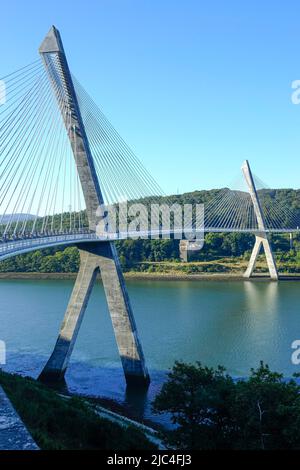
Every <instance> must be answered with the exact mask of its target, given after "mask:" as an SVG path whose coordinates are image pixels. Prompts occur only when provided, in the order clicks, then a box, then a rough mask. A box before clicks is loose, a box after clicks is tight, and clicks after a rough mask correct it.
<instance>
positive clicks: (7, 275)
mask: <svg viewBox="0 0 300 470" xmlns="http://www.w3.org/2000/svg"><path fill="white" fill-rule="evenodd" d="M76 276H77V273H72V272H71V273H40V272H4V273H3V272H0V279H11V280H18V279H22V280H74V279H76ZM124 278H125V279H126V280H129V281H131V280H135V281H201V280H204V281H269V280H270V278H269V276H268V274H267V273H258V274H255V275H254V276H253V277H251V278H250V279H246V278H244V277H243V273H239V274H237V273H235V274H233V273H223V274H220V273H202V274H180V273H140V272H129V273H124ZM98 279H99V280H100V281H101V276H100V275H99V276H98ZM279 280H291V281H300V273H299V274H293V273H280V275H279Z"/></svg>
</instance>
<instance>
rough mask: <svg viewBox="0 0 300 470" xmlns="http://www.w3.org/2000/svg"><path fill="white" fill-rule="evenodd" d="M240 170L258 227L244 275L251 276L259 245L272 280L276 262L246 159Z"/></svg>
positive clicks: (275, 273)
mask: <svg viewBox="0 0 300 470" xmlns="http://www.w3.org/2000/svg"><path fill="white" fill-rule="evenodd" d="M242 172H243V174H244V176H245V180H246V183H247V185H248V188H249V192H250V196H251V199H252V203H253V207H254V212H255V216H256V220H257V225H258V229H259V233H258V234H257V235H255V245H254V248H253V251H252V253H251V257H250V261H249V264H248V267H247V269H246V271H245V274H244V277H246V278H250V277H251V276H252V273H253V271H254V269H255V264H256V260H257V257H258V255H259V252H260V249H261V246H263V249H264V251H265V255H266V259H267V264H268V268H269V273H270V277H271V279H273V280H276V281H277V280H278V272H277V267H276V262H275V259H274V256H273V252H272V248H271V245H270V242H269V239H268V236H267V232H266V225H265V220H264V216H263V212H262V209H261V205H260V202H259V199H258V196H257V191H256V187H255V183H254V180H253V176H252V173H251V169H250V165H249V162H248V160H245V161H244V163H243V165H242Z"/></svg>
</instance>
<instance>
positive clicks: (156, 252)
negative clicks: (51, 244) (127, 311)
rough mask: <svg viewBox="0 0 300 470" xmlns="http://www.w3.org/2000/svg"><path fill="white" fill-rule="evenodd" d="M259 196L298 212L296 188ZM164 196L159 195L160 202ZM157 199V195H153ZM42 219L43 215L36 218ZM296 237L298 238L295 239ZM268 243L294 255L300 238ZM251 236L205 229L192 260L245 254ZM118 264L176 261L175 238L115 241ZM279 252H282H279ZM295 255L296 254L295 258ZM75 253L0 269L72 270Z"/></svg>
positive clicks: (183, 199)
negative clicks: (199, 249)
mask: <svg viewBox="0 0 300 470" xmlns="http://www.w3.org/2000/svg"><path fill="white" fill-rule="evenodd" d="M221 191H222V190H220V189H212V190H203V191H194V192H190V193H184V194H180V195H172V196H169V197H168V198H167V200H168V202H171V203H179V204H196V203H199V204H200V203H204V204H205V203H206V202H208V201H209V200H211V198H213V197H216V196H217V195H218V194H219V193H220V192H221ZM260 197H261V198H263V197H264V198H274V199H276V200H277V201H279V202H280V203H282V206H283V207H286V205H288V207H289V208H291V209H293V210H295V211H299V212H300V190H293V189H270V190H263V191H261V193H260ZM164 201H165V198H160V202H161V203H163V202H164ZM144 202H145V203H146V204H150V203H151V198H149V199H147V200H144ZM156 202H157V199H156ZM69 219H70V217H69V215H67V214H66V215H64V217H63V228H65V229H67V227H68V223H69ZM81 220H82V221H86V214H84V213H82V214H81ZM61 221H62V216H61V214H57V215H55V217H54V222H55V223H54V228H57V229H58V228H59V226H60V224H61ZM39 223H41V224H42V223H43V218H41V219H40V220H39ZM298 239H299V241H298ZM271 241H272V245H273V248H274V251H275V252H278V253H283V252H284V253H286V256H290V257H291V256H294V257H295V259H296V257H297V254H298V248H299V249H300V238H299V236H296V235H295V236H294V244H293V247H294V254H291V253H290V241H289V234H286V235H272V237H271ZM253 242H254V236H253V235H251V234H246V233H228V234H222V233H209V234H207V235H206V236H205V244H204V247H203V249H202V250H201V251H199V252H196V254H195V257H194V260H196V261H197V260H199V261H203V260H212V259H215V258H219V257H240V256H246V257H247V256H248V255H249V253H250V250H251V249H252V247H253ZM116 244H117V249H118V252H119V256H120V260H121V263H122V266H123V268H124V269H125V270H135V269H139V268H138V266H139V265H140V264H141V263H143V262H164V261H175V262H179V241H178V240H124V241H122V242H116ZM281 256H282V255H281ZM297 259H298V258H297ZM78 264H79V257H78V252H77V249H76V248H75V247H68V248H66V249H59V248H56V249H46V250H43V251H40V250H38V251H36V252H32V253H28V254H26V255H22V256H16V257H14V258H11V259H8V260H5V261H2V262H1V263H0V271H17V272H35V271H38V272H76V271H77V269H78Z"/></svg>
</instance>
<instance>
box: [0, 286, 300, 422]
mask: <svg viewBox="0 0 300 470" xmlns="http://www.w3.org/2000/svg"><path fill="white" fill-rule="evenodd" d="M72 285H73V281H67V280H39V281H36V280H3V279H2V280H1V281H0V299H1V302H0V320H1V330H0V339H1V340H4V341H5V342H6V348H7V363H6V365H5V366H3V368H4V370H7V371H14V372H18V373H21V374H26V375H30V376H33V377H37V375H38V373H39V372H40V371H41V369H42V367H43V365H44V364H45V362H46V360H47V358H48V357H49V355H50V353H51V351H52V348H53V346H54V344H55V340H56V337H57V333H58V330H59V326H60V323H61V320H62V317H63V313H64V310H65V308H66V306H67V302H68V298H69V295H70V293H71V289H72ZM127 286H128V290H129V294H130V298H131V302H132V306H133V310H134V314H135V319H136V323H137V327H138V331H139V334H140V339H141V342H142V345H143V348H144V353H145V357H146V360H147V364H148V368H149V370H150V375H151V377H152V383H151V386H150V388H149V391H148V393H147V394H145V395H143V396H137V395H136V394H132V392H128V391H126V387H125V383H124V379H123V375H122V370H121V366H120V360H119V356H118V352H117V347H116V343H115V339H114V335H113V330H112V326H111V322H110V318H109V313H108V310H107V306H106V301H105V297H104V293H103V289H102V286H101V285H99V284H97V286H96V288H95V289H94V291H93V293H92V297H91V300H90V303H89V306H88V309H87V312H86V315H85V318H84V320H83V323H82V326H81V330H80V332H79V336H78V340H77V343H76V346H75V349H74V352H73V355H72V359H71V363H70V367H69V370H68V373H67V375H66V382H67V385H68V388H69V390H70V391H71V392H76V393H82V394H88V395H96V396H104V397H108V398H113V399H115V400H118V401H119V402H120V403H123V404H124V403H125V405H126V406H127V407H129V408H131V410H132V413H133V414H135V415H136V416H139V417H141V416H145V417H146V418H151V419H156V418H155V417H153V414H152V412H151V406H150V402H151V400H152V398H153V397H154V396H155V394H156V393H157V391H158V390H159V388H160V386H161V384H162V382H163V380H164V379H165V374H166V371H167V370H168V368H170V367H171V366H172V364H173V363H174V361H175V360H176V359H177V360H183V361H188V362H195V361H201V362H202V363H203V364H205V365H210V366H216V365H218V364H221V365H223V366H225V367H226V368H227V370H228V372H229V373H231V374H232V375H234V376H245V375H247V374H249V370H250V368H251V367H257V366H258V364H259V361H260V360H264V361H265V362H267V363H268V364H269V365H270V367H271V368H272V369H274V370H276V371H280V372H283V373H284V374H285V375H286V376H291V375H292V374H293V373H294V372H300V365H298V366H297V365H293V364H292V362H291V354H292V352H293V350H292V349H291V343H292V342H293V341H294V340H295V339H300V321H299V319H300V309H299V294H300V283H299V282H297V281H282V282H279V283H276V282H263V281H257V282H251V281H245V282H243V281H205V280H201V281H174V282H173V281H161V280H160V281H137V280H134V281H128V282H127Z"/></svg>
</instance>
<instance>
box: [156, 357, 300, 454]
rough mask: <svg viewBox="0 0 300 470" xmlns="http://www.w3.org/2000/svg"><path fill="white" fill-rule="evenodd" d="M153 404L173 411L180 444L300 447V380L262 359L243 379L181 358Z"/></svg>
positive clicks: (172, 440)
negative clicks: (286, 374)
mask: <svg viewBox="0 0 300 470" xmlns="http://www.w3.org/2000/svg"><path fill="white" fill-rule="evenodd" d="M153 408H154V411H156V412H157V413H162V412H169V413H171V417H172V421H173V423H174V424H175V425H176V427H175V429H174V430H172V431H169V432H168V433H167V436H166V439H167V443H168V444H169V445H172V446H176V447H177V448H179V449H300V386H299V385H298V384H297V383H296V381H295V380H288V381H287V380H284V378H283V376H282V374H278V373H276V372H272V371H271V370H270V369H269V367H268V366H267V365H265V364H264V363H262V362H261V364H260V366H259V367H258V369H257V370H254V369H251V373H250V377H249V378H247V379H243V380H233V379H232V377H230V376H229V375H228V374H226V371H225V369H224V368H222V367H218V368H216V369H214V368H209V367H203V366H202V365H201V364H200V363H197V364H196V365H191V364H185V363H182V362H176V363H175V365H174V367H173V369H172V371H171V372H170V373H169V375H168V380H167V382H166V383H165V384H164V385H163V387H162V389H161V392H160V393H159V394H158V395H157V397H156V399H155V400H154V403H153Z"/></svg>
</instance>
